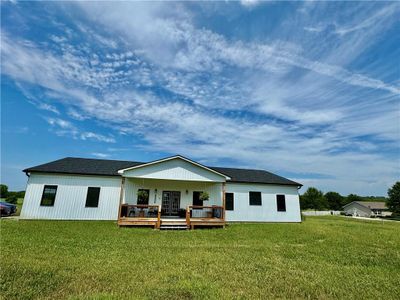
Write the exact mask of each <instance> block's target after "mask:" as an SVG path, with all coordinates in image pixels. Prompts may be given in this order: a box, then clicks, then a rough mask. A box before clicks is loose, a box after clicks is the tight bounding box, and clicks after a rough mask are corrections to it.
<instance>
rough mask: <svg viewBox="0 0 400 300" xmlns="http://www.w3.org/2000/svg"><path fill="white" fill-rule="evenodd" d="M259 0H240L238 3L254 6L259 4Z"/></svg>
mask: <svg viewBox="0 0 400 300" xmlns="http://www.w3.org/2000/svg"><path fill="white" fill-rule="evenodd" d="M261 2H262V1H261V0H240V3H241V4H242V5H243V6H246V7H254V6H257V5H258V4H260V3H261Z"/></svg>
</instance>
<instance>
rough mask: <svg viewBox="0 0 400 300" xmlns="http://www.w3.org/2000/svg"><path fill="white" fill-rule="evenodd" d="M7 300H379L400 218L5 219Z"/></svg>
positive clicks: (399, 261) (396, 291)
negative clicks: (159, 226)
mask: <svg viewBox="0 0 400 300" xmlns="http://www.w3.org/2000/svg"><path fill="white" fill-rule="evenodd" d="M0 225H1V255H2V257H1V290H0V291H1V295H2V296H3V298H4V299H24V298H26V299H29V298H48V299H58V298H72V299H77V298H79V299H81V298H84V299H109V298H112V299H128V298H147V299H177V298H181V299H193V298H194V299H203V298H212V299H216V298H222V299H229V298H243V299H244V298H283V299H284V298H314V299H315V298H320V299H321V298H322V299H327V298H330V299H336V298H341V299H342V298H353V299H367V298H370V299H372V298H382V299H395V298H397V299H398V296H399V295H400V223H396V222H385V223H382V222H372V221H359V220H351V219H347V218H344V217H330V216H328V217H307V219H306V221H305V222H303V223H302V224H235V225H230V226H228V227H227V228H226V229H206V230H194V231H156V230H153V229H147V228H118V227H117V226H116V225H115V223H113V222H72V221H65V222H64V221H15V220H2V221H1V223H0Z"/></svg>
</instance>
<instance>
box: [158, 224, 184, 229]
mask: <svg viewBox="0 0 400 300" xmlns="http://www.w3.org/2000/svg"><path fill="white" fill-rule="evenodd" d="M160 229H169V230H186V229H189V227H188V226H187V225H186V224H182V225H165V224H161V226H160Z"/></svg>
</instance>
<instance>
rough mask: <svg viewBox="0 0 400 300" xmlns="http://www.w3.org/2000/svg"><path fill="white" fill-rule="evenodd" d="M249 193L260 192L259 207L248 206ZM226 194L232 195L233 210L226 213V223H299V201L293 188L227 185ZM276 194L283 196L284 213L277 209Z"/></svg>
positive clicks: (246, 184) (264, 185) (241, 184)
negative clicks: (260, 202) (284, 203)
mask: <svg viewBox="0 0 400 300" xmlns="http://www.w3.org/2000/svg"><path fill="white" fill-rule="evenodd" d="M249 191H254V192H261V199H262V205H261V206H252V205H250V204H249ZM226 192H227V193H234V210H233V211H229V210H227V211H226V220H227V221H243V222H301V214H300V201H299V195H298V190H297V187H295V186H285V185H272V184H248V183H227V184H226ZM277 194H280V195H285V199H286V211H285V212H281V211H278V209H277V204H276V195H277Z"/></svg>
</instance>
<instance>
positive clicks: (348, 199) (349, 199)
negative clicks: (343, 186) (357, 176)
mask: <svg viewBox="0 0 400 300" xmlns="http://www.w3.org/2000/svg"><path fill="white" fill-rule="evenodd" d="M353 201H363V198H362V197H361V196H358V195H356V194H350V195H348V196H347V197H346V198H345V199H344V202H345V203H343V205H345V204H348V203H351V202H353Z"/></svg>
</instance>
